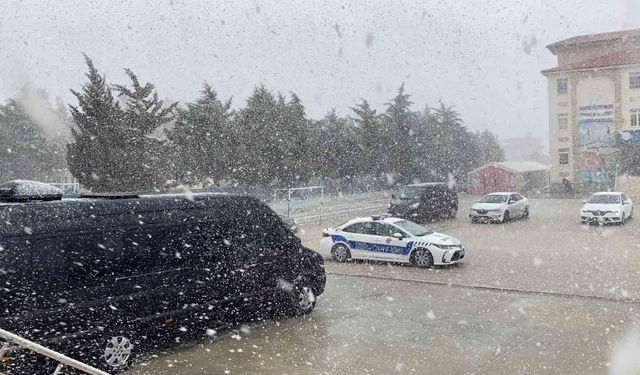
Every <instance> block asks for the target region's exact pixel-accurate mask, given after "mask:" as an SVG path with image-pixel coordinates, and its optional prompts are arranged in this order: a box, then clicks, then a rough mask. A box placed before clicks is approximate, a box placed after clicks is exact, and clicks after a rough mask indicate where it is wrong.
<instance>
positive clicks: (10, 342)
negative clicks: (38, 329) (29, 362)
mask: <svg viewBox="0 0 640 375" xmlns="http://www.w3.org/2000/svg"><path fill="white" fill-rule="evenodd" d="M0 339H2V341H5V342H4V343H2V346H1V347H0V359H1V358H4V356H5V354H6V353H7V352H8V351H9V350H13V349H16V348H23V349H27V350H30V351H32V352H35V353H38V354H40V355H43V356H45V357H48V358H51V359H52V360H54V361H56V362H58V366H57V367H56V369H55V370H54V371H53V373H52V375H58V374H61V373H62V369H63V368H64V366H67V367H72V368H75V369H76V370H80V371H82V372H84V373H87V374H90V375H109V373H106V372H104V371H102V370H99V369H97V368H94V367H91V366H89V365H87V364H84V363H82V362H80V361H77V360H75V359H73V358H70V357H67V356H66V355H64V354H61V353H58V352H56V351H54V350H51V349H49V348H45V347H44V346H42V345H40V344H36V343H35V342H33V341H29V340H27V339H25V338H23V337H20V336H18V335H16V334H14V333H11V332H9V331H5V330H3V329H0Z"/></svg>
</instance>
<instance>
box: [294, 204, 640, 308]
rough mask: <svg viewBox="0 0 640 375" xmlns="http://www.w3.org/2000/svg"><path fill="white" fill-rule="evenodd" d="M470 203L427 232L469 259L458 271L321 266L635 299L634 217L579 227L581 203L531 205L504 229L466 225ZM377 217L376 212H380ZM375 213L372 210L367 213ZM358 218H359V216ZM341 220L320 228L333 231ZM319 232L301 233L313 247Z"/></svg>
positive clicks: (638, 293)
mask: <svg viewBox="0 0 640 375" xmlns="http://www.w3.org/2000/svg"><path fill="white" fill-rule="evenodd" d="M473 202H474V198H473V197H469V196H464V197H462V198H461V201H460V209H459V211H458V216H457V218H456V219H455V220H446V221H442V222H438V223H433V224H427V227H429V228H432V229H434V230H437V231H442V232H444V233H446V234H449V235H452V236H454V237H457V238H458V239H460V240H461V241H462V243H463V244H464V245H465V247H466V254H467V257H466V259H465V261H464V262H463V263H461V264H459V265H455V266H448V267H436V268H434V269H432V270H426V271H425V270H420V269H415V268H411V267H406V266H398V265H395V266H394V265H389V264H385V263H368V264H364V263H361V262H355V263H348V264H337V263H333V262H327V270H328V271H330V272H337V273H347V274H361V275H375V276H383V277H395V278H408V279H418V280H431V281H436V282H444V283H456V284H467V285H480V286H487V287H496V288H506V289H517V290H528V291H538V292H551V293H565V294H577V295H584V296H598V297H604V298H614V299H640V219H632V220H630V221H629V222H627V224H626V225H624V226H619V225H615V226H603V227H601V226H588V225H582V224H581V223H580V221H579V210H580V207H581V206H582V204H581V202H580V201H579V200H571V199H533V200H531V217H530V218H529V219H527V220H515V221H513V222H510V223H507V224H471V222H470V220H469V217H468V212H469V207H470V206H471V204H472V203H473ZM378 212H379V211H378ZM372 213H376V212H370V213H369V214H372ZM362 215H364V213H362ZM342 219H343V218H340V220H335V221H334V222H333V223H327V224H326V225H325V226H331V225H337V224H339V223H340V222H341V221H343V220H342ZM320 230H321V228H320V227H317V228H305V231H304V234H303V235H302V239H303V242H304V244H305V245H307V246H309V247H311V248H316V247H317V246H318V244H319V241H320V238H321V232H320Z"/></svg>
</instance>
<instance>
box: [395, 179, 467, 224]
mask: <svg viewBox="0 0 640 375" xmlns="http://www.w3.org/2000/svg"><path fill="white" fill-rule="evenodd" d="M457 212H458V194H457V193H456V191H455V190H454V189H451V188H449V187H448V186H447V184H445V183H439V182H435V183H434V182H431V183H422V184H411V185H404V186H401V187H400V189H398V191H397V192H395V193H394V194H393V195H392V196H391V202H390V203H389V213H390V214H392V215H393V216H398V217H404V218H407V219H410V220H412V221H422V222H424V221H431V220H437V219H441V218H449V219H452V218H454V217H456V214H457Z"/></svg>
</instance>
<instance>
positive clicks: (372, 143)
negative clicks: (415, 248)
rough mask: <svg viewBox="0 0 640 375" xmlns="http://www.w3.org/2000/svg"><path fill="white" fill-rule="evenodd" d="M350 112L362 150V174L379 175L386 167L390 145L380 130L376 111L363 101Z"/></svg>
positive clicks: (382, 130) (387, 138)
mask: <svg viewBox="0 0 640 375" xmlns="http://www.w3.org/2000/svg"><path fill="white" fill-rule="evenodd" d="M361 100H362V101H361V102H360V103H359V104H356V106H355V107H352V108H351V110H352V111H353V112H355V114H356V115H357V117H356V118H354V121H355V123H356V124H357V126H358V133H359V137H358V138H359V142H360V145H361V148H362V155H361V157H360V163H359V164H360V167H361V170H362V172H363V173H364V174H369V175H373V176H378V175H380V174H381V173H382V172H383V171H385V169H386V166H387V148H388V146H389V145H390V139H389V137H388V134H387V133H386V132H385V131H384V129H383V128H382V124H381V123H380V118H379V116H378V115H377V114H376V110H375V109H373V108H371V106H370V105H369V102H367V101H366V100H365V99H361Z"/></svg>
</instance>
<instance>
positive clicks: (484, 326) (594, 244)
mask: <svg viewBox="0 0 640 375" xmlns="http://www.w3.org/2000/svg"><path fill="white" fill-rule="evenodd" d="M471 203H472V199H471V198H470V197H466V198H463V199H462V201H461V209H460V211H459V214H458V217H457V218H456V219H455V220H449V221H444V222H440V223H433V224H429V225H430V226H431V227H432V228H433V229H436V230H438V231H442V232H444V233H447V234H450V235H452V236H455V237H457V238H459V239H460V240H461V241H462V242H463V243H464V245H465V247H466V249H467V254H468V256H467V258H466V260H465V262H464V263H462V264H459V265H455V266H448V267H437V268H435V269H431V270H421V269H415V268H412V267H408V266H402V265H393V264H387V263H378V262H350V263H347V264H336V263H333V262H330V261H328V262H327V264H326V269H327V272H328V274H329V275H328V281H327V288H326V291H325V293H324V294H323V295H322V296H320V297H319V298H318V304H317V307H316V310H315V311H314V313H313V314H311V315H310V316H308V317H304V318H293V319H283V320H269V321H267V322H263V323H257V324H256V323H253V324H247V325H244V326H239V327H234V328H232V329H228V330H223V331H221V332H219V333H218V334H217V335H215V336H214V337H204V338H196V339H192V340H189V341H188V342H183V343H181V344H179V345H175V346H173V347H170V348H167V349H165V350H161V351H156V352H154V353H153V354H152V355H147V356H144V357H143V358H141V359H140V360H139V362H138V364H137V366H136V368H135V369H134V370H133V371H130V373H131V374H154V375H160V374H225V373H229V374H396V373H397V374H464V373H473V374H528V373H543V374H546V373H549V374H576V373H580V374H602V373H607V372H610V373H616V374H617V373H628V371H626V370H621V371H622V372H619V371H618V372H616V371H617V370H616V369H619V368H621V367H620V366H622V365H624V363H627V362H632V359H633V358H635V357H640V350H638V352H637V353H636V352H633V351H631V354H629V353H628V350H627V351H624V350H620V349H619V347H617V346H616V345H621V344H620V343H621V342H622V341H621V340H622V338H623V337H624V336H625V335H627V336H628V335H631V336H630V337H631V338H632V340H636V341H639V342H640V337H636V336H635V333H634V328H635V327H636V325H635V324H634V322H637V321H638V320H639V319H638V318H639V317H640V316H639V314H638V311H640V304H639V303H638V300H640V267H638V265H640V236H639V235H640V220H638V221H636V220H631V221H630V222H628V224H627V225H625V226H610V227H609V226H607V227H597V226H584V225H582V224H580V222H579V220H578V219H579V218H578V211H579V208H580V206H581V204H580V201H578V200H553V199H544V200H532V202H531V217H530V218H529V219H527V220H516V221H514V222H511V223H508V224H471V223H470V222H469V219H468V217H466V213H467V210H468V207H469V206H470V204H471ZM638 212H640V211H638ZM370 213H375V212H370ZM343 219H344V218H342V217H341V218H334V219H332V220H333V221H334V222H333V223H332V222H325V223H322V224H319V223H318V224H315V225H314V224H311V225H308V226H306V227H305V228H304V232H303V233H301V235H300V236H301V237H302V239H303V242H304V243H305V244H307V245H309V246H311V247H314V246H317V243H318V241H319V239H320V232H319V230H320V228H321V227H322V226H330V225H336V224H339V223H340V222H341V221H344V220H343ZM626 347H629V346H626ZM621 358H622V359H621ZM621 361H622V362H623V363H621ZM636 370H637V369H636Z"/></svg>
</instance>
